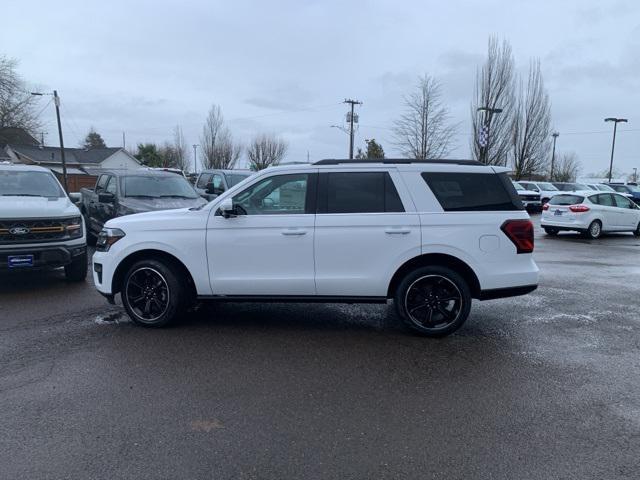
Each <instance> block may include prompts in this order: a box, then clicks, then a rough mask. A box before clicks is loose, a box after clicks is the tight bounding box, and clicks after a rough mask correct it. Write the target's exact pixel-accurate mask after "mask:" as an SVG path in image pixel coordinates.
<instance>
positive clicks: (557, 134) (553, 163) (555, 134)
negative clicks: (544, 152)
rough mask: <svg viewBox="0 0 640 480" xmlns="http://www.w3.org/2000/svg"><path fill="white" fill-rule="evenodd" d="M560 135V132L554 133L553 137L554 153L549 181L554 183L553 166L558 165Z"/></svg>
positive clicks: (552, 154)
mask: <svg viewBox="0 0 640 480" xmlns="http://www.w3.org/2000/svg"><path fill="white" fill-rule="evenodd" d="M559 135H560V134H559V133H558V132H553V133H552V134H551V136H552V137H553V153H551V172H550V173H549V181H550V182H553V166H554V165H555V163H556V139H557V138H558V136H559Z"/></svg>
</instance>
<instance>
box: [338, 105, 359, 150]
mask: <svg viewBox="0 0 640 480" xmlns="http://www.w3.org/2000/svg"><path fill="white" fill-rule="evenodd" d="M342 103H348V104H350V105H351V112H350V113H348V114H347V121H348V122H349V160H353V134H354V132H353V124H354V121H355V123H358V122H357V120H356V119H355V118H354V111H353V110H354V107H355V106H356V105H362V102H359V101H358V100H351V99H345V101H344V102H342Z"/></svg>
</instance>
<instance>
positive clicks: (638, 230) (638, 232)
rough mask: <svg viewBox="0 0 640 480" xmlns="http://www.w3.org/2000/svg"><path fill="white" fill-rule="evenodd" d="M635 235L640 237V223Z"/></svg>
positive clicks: (634, 232)
mask: <svg viewBox="0 0 640 480" xmlns="http://www.w3.org/2000/svg"><path fill="white" fill-rule="evenodd" d="M633 234H634V235H635V236H636V237H640V223H639V224H638V226H637V227H636V229H635V230H634V231H633Z"/></svg>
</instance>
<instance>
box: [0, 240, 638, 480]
mask: <svg viewBox="0 0 640 480" xmlns="http://www.w3.org/2000/svg"><path fill="white" fill-rule="evenodd" d="M536 240H537V244H536V252H535V258H536V260H537V262H538V264H539V266H540V268H541V283H540V288H539V289H538V290H537V291H536V292H534V293H533V294H530V295H528V296H526V297H518V298H513V299H505V300H494V301H488V302H475V303H474V306H473V309H472V312H471V316H470V318H469V320H468V321H467V323H466V324H465V325H464V326H463V328H462V329H461V330H460V331H459V332H458V333H456V334H455V335H453V336H450V337H448V338H445V339H440V340H429V339H424V338H421V337H417V336H414V335H412V334H411V333H408V332H407V331H406V330H404V329H403V327H402V326H401V325H400V324H399V322H398V320H397V318H396V317H395V314H394V313H393V307H392V305H389V306H380V305H377V306H376V305H374V306H369V305H367V306H358V305H296V304H268V305H261V304H226V305H219V306H208V307H206V308H204V309H202V310H201V311H200V312H198V313H196V314H192V315H189V316H188V317H186V318H185V319H184V320H183V321H182V322H181V323H180V324H178V325H176V326H174V327H172V328H168V329H163V330H150V329H143V328H138V327H135V326H133V325H132V324H131V323H130V322H128V321H127V319H126V317H125V316H124V315H123V313H122V309H121V307H119V306H109V305H108V304H106V302H105V301H104V300H103V299H102V297H101V296H100V295H98V294H97V293H96V292H95V291H94V290H93V287H92V285H91V283H90V281H88V282H87V283H86V284H80V285H70V284H66V283H65V281H64V279H63V276H62V274H61V273H60V272H51V273H32V274H20V275H12V276H6V275H5V276H0V479H21V478H29V479H94V478H95V479H102V478H105V479H130V478H131V479H147V478H148V479H165V478H166V479H200V478H202V479H290V478H291V479H293V478H295V479H298V478H312V479H333V478H336V479H370V478H394V479H397V478H421V479H422V478H442V479H447V480H450V479H458V478H459V479H463V478H464V479H469V478H481V479H555V478H562V479H574V478H575V479H581V480H583V479H591V478H593V479H596V478H598V479H618V478H624V479H632V478H639V477H640V300H639V299H640V239H639V238H635V237H633V236H632V235H629V234H620V235H610V236H607V237H604V238H602V239H600V240H595V241H589V240H584V239H582V238H580V237H579V236H577V235H573V234H563V235H560V236H559V237H558V238H549V237H545V236H544V235H543V234H542V233H541V232H539V231H538V233H537V239H536Z"/></svg>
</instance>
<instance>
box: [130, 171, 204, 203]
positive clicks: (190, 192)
mask: <svg viewBox="0 0 640 480" xmlns="http://www.w3.org/2000/svg"><path fill="white" fill-rule="evenodd" d="M121 182H122V183H121V188H122V194H123V195H124V196H125V197H152V198H161V197H179V198H198V194H197V193H196V191H195V190H194V189H193V187H192V186H191V184H190V183H189V182H188V181H187V180H186V179H185V178H184V177H180V176H178V175H144V176H143V175H132V176H128V177H124V178H123V179H122V181H121Z"/></svg>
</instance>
